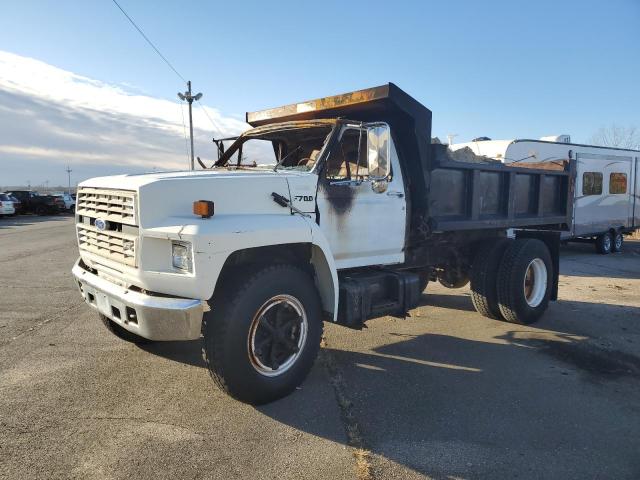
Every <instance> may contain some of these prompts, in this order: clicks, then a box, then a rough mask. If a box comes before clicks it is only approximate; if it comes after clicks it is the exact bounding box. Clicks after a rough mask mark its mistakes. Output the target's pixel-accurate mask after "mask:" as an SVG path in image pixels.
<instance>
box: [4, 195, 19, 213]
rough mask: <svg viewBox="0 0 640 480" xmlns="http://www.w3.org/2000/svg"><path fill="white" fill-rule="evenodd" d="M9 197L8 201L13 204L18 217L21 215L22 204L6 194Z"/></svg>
mask: <svg viewBox="0 0 640 480" xmlns="http://www.w3.org/2000/svg"><path fill="white" fill-rule="evenodd" d="M6 195H7V196H8V197H9V200H11V201H12V202H13V208H15V210H16V215H19V214H21V213H22V202H21V201H20V200H18V199H17V198H16V197H14V196H13V195H9V194H6Z"/></svg>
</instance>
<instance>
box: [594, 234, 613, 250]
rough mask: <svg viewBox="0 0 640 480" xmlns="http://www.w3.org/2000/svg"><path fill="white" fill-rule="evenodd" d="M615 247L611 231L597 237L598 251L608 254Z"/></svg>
mask: <svg viewBox="0 0 640 480" xmlns="http://www.w3.org/2000/svg"><path fill="white" fill-rule="evenodd" d="M612 248H613V237H612V236H611V233H609V232H606V233H603V234H600V235H598V236H597V237H596V252H598V253H600V254H602V255H608V254H609V253H611V250H612Z"/></svg>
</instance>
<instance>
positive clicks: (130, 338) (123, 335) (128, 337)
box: [98, 313, 153, 345]
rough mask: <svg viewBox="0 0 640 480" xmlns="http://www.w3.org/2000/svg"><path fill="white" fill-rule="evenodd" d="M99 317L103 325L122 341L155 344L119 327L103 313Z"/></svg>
mask: <svg viewBox="0 0 640 480" xmlns="http://www.w3.org/2000/svg"><path fill="white" fill-rule="evenodd" d="M98 315H99V316H100V320H101V321H102V323H103V325H104V326H105V327H106V328H107V330H109V331H110V332H111V333H113V334H114V335H115V336H116V337H118V338H120V339H122V340H125V341H127V342H131V343H135V344H137V345H144V344H146V343H152V342H153V340H149V339H148V338H144V337H141V336H140V335H136V334H135V333H132V332H130V331H129V330H127V329H125V328H122V327H121V326H120V325H118V324H117V323H116V322H114V321H113V320H111V319H110V318H109V317H107V316H106V315H103V314H102V313H99V314H98Z"/></svg>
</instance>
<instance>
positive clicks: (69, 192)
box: [66, 165, 72, 195]
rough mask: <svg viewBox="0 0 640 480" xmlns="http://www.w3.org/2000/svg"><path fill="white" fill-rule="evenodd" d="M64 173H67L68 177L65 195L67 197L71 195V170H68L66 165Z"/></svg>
mask: <svg viewBox="0 0 640 480" xmlns="http://www.w3.org/2000/svg"><path fill="white" fill-rule="evenodd" d="M66 171H67V176H68V177H69V188H68V190H67V193H68V194H69V195H71V172H72V170H71V169H70V168H69V165H67V170H66Z"/></svg>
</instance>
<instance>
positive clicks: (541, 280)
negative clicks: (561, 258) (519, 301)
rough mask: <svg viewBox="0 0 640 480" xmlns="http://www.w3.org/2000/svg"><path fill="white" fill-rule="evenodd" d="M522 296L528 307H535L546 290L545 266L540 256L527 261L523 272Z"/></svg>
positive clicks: (540, 301)
mask: <svg viewBox="0 0 640 480" xmlns="http://www.w3.org/2000/svg"><path fill="white" fill-rule="evenodd" d="M523 288H524V298H525V300H526V301H527V304H528V305H529V306H530V307H533V308H535V307H537V306H538V305H540V303H542V300H543V298H544V296H545V293H546V291H547V266H546V265H545V263H544V261H543V260H542V259H541V258H534V259H533V260H531V262H529V265H528V266H527V269H526V270H525V274H524V282H523Z"/></svg>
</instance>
